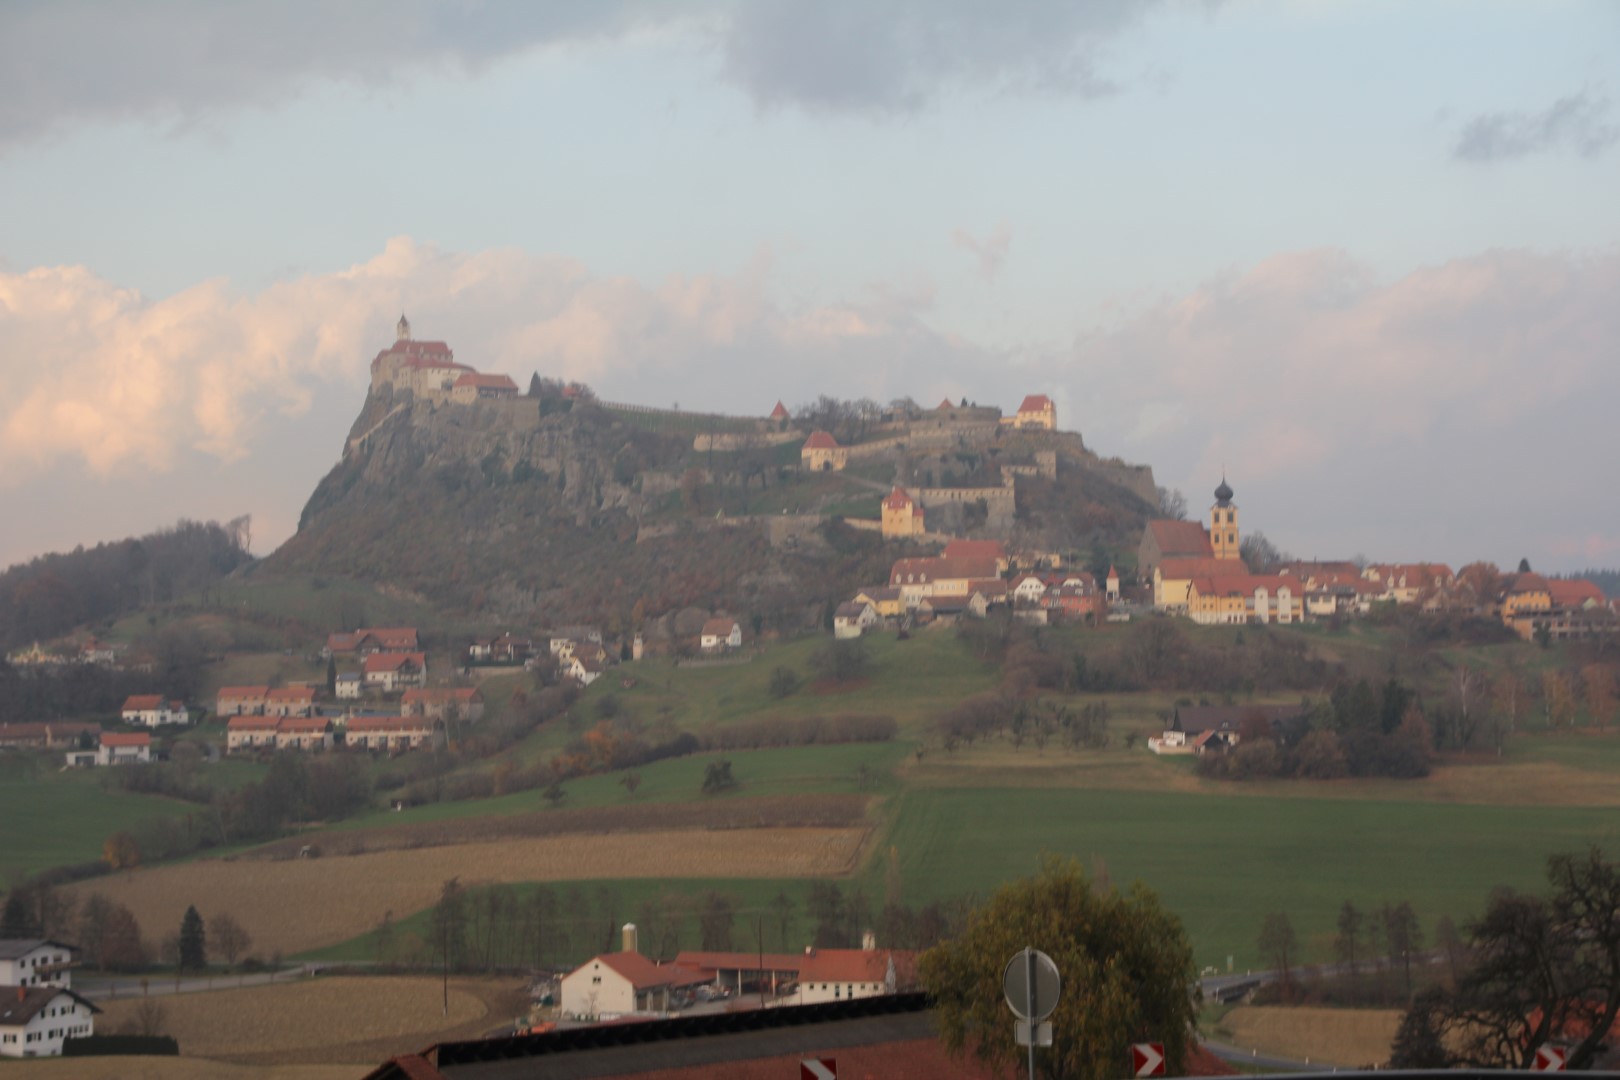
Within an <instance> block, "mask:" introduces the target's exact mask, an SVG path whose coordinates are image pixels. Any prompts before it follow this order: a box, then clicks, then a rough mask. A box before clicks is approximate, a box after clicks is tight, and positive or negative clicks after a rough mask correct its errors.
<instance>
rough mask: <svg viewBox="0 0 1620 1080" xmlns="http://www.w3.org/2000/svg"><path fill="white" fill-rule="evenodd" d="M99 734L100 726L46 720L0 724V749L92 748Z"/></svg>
mask: <svg viewBox="0 0 1620 1080" xmlns="http://www.w3.org/2000/svg"><path fill="white" fill-rule="evenodd" d="M100 734H101V725H100V724H81V723H76V722H71V721H61V720H47V721H43V722H40V721H35V722H31V723H26V724H0V747H17V748H22V747H41V748H48V749H53V750H61V749H65V748H67V747H74V746H94V745H95V741H96V737H97V736H99V735H100Z"/></svg>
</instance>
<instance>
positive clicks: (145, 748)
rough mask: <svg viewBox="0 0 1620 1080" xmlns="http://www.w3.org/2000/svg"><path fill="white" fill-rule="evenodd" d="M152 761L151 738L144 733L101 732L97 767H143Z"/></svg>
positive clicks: (97, 752)
mask: <svg viewBox="0 0 1620 1080" xmlns="http://www.w3.org/2000/svg"><path fill="white" fill-rule="evenodd" d="M151 760H152V736H151V735H150V734H148V733H147V732H144V731H135V732H130V733H128V734H125V733H123V732H118V731H106V732H102V735H101V745H100V746H98V747H97V748H96V764H97V765H144V764H146V763H147V762H148V761H151Z"/></svg>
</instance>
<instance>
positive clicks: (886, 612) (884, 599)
mask: <svg viewBox="0 0 1620 1080" xmlns="http://www.w3.org/2000/svg"><path fill="white" fill-rule="evenodd" d="M854 599H855V601H856V603H860V604H871V605H872V610H874V611H876V612H877V613H878V616H879V617H880V618H884V619H898V618H899V617H900V616H902V615H904V614H905V613H906V605H905V601H904V600H902V599H901V597H900V590H899V589H862V590H861V591H860V592H858V593H856V594H855V597H854Z"/></svg>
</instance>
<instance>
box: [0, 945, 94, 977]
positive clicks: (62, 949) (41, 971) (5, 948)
mask: <svg viewBox="0 0 1620 1080" xmlns="http://www.w3.org/2000/svg"><path fill="white" fill-rule="evenodd" d="M78 951H79V950H78V949H76V948H74V947H73V946H72V945H64V944H62V942H60V941H50V940H48V939H46V938H0V987H13V986H55V987H58V988H59V989H62V990H69V989H72V987H73V963H74V961H73V954H74V953H76V952H78Z"/></svg>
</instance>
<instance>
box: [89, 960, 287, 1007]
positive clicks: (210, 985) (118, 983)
mask: <svg viewBox="0 0 1620 1080" xmlns="http://www.w3.org/2000/svg"><path fill="white" fill-rule="evenodd" d="M309 974H310V972H309V970H308V969H307V968H306V967H305V966H304V965H302V964H299V965H296V966H294V967H287V968H282V969H281V970H280V971H265V972H259V973H256V974H253V975H205V976H201V977H196V976H190V975H187V976H185V977H183V978H180V979H176V978H175V977H174V976H173V975H151V976H145V977H144V981H145V985H144V986H143V985H142V981H143V977H142V976H139V975H123V976H119V977H117V978H114V977H111V976H86V975H79V976H77V977H76V978H74V980H73V989H74V990H76V991H78V992H79V993H81V994H83V995H84V996H85V997H87V998H91V999H92V1000H96V1001H107V1000H111V999H115V998H131V997H160V996H163V995H166V994H195V993H200V992H202V991H205V990H228V989H235V988H236V987H239V986H269V985H270V984H271V983H285V982H297V981H298V980H300V979H304V978H308V977H309Z"/></svg>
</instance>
